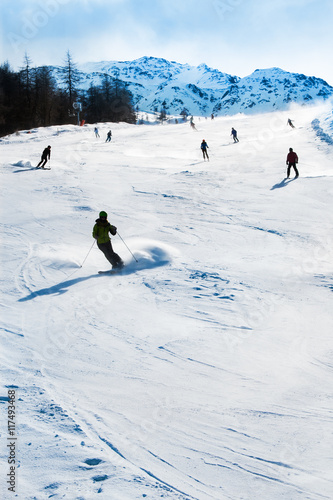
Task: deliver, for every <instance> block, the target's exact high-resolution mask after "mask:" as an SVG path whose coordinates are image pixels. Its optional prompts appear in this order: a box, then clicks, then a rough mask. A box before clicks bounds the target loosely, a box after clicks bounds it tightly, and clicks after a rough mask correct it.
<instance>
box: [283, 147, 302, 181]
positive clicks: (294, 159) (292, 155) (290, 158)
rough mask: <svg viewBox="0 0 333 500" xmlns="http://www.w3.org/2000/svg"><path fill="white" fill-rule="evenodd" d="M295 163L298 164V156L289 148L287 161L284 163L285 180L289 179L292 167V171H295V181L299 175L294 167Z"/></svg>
mask: <svg viewBox="0 0 333 500" xmlns="http://www.w3.org/2000/svg"><path fill="white" fill-rule="evenodd" d="M296 163H298V156H297V154H296V153H295V151H293V148H289V153H288V156H287V161H286V164H287V165H288V169H287V179H289V175H290V169H291V167H293V169H294V170H295V174H296V175H295V179H297V177H298V176H299V173H298V170H297V167H296Z"/></svg>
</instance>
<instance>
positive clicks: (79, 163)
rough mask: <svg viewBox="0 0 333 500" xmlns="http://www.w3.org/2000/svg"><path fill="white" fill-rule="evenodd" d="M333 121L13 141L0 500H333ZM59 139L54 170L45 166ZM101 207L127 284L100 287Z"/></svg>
mask: <svg viewBox="0 0 333 500" xmlns="http://www.w3.org/2000/svg"><path fill="white" fill-rule="evenodd" d="M331 109H332V108H327V113H328V114H327V116H330V110H331ZM325 113H326V111H325V109H324V108H323V107H320V108H319V107H311V108H304V107H303V108H294V109H292V110H290V111H288V113H282V112H281V113H280V112H276V113H272V114H262V115H256V116H246V117H245V116H242V115H237V116H234V117H228V118H216V119H215V120H210V119H209V120H205V119H201V120H199V119H195V123H196V127H197V131H195V130H192V129H191V128H190V126H189V124H188V123H185V124H179V125H166V124H165V125H159V126H152V125H150V126H149V125H141V126H134V125H128V124H100V125H99V130H100V136H101V137H100V138H95V135H94V125H88V126H84V127H76V126H64V127H50V128H44V129H43V128H40V129H36V130H32V131H30V133H27V132H21V133H20V134H19V135H12V136H8V137H6V138H3V139H2V140H1V142H0V146H1V162H2V167H1V180H2V189H1V197H2V220H3V230H2V233H3V243H2V275H3V278H4V280H3V285H2V293H3V295H2V301H1V309H2V318H3V323H2V348H1V354H0V361H1V367H2V380H3V386H2V394H1V398H0V400H1V401H0V404H1V407H2V410H3V411H2V412H1V415H2V416H1V455H2V458H3V467H2V468H1V480H0V483H1V488H2V491H1V498H3V499H6V500H7V499H11V498H20V499H38V500H43V499H46V498H53V499H80V500H82V499H85V500H90V499H106V500H136V499H142V498H146V499H149V500H156V499H160V498H163V499H177V500H185V499H186V500H190V499H191V500H193V499H197V500H211V499H214V500H257V499H264V500H282V499H283V500H300V499H307V500H322V499H332V498H333V477H332V470H333V464H332V428H333V418H332V416H333V405H332V374H333V373H332V372H333V358H332V354H333V341H332V332H333V320H332V299H333V295H332V291H333V279H332V276H333V273H332V266H333V258H332V257H333V255H332V252H333V251H332V248H333V246H332V224H333V216H332V196H333V163H332V160H333V149H332V145H330V144H328V143H327V142H325V141H323V140H322V138H321V137H319V136H318V135H317V134H316V131H315V130H314V129H313V126H312V125H311V123H312V122H313V120H315V119H318V117H323V116H326V115H325ZM288 117H290V118H291V119H293V120H294V124H295V127H296V128H295V129H292V128H290V127H288V126H287V118H288ZM231 127H235V128H236V130H237V131H238V137H239V140H240V142H239V143H238V144H234V143H233V140H232V138H231V137H230V130H231ZM109 128H111V129H112V132H113V137H112V142H111V143H105V138H106V132H107V131H108V129H109ZM202 139H205V140H206V141H207V143H208V145H209V150H208V152H209V155H210V161H209V162H207V161H206V162H204V161H203V160H202V155H201V151H200V143H201V141H202ZM48 144H50V145H51V146H52V158H51V170H45V171H42V170H35V169H34V166H35V165H36V164H37V163H38V161H39V159H40V154H41V152H42V150H43V149H44V148H45V147H46V146H47V145H48ZM289 147H293V148H294V150H295V151H296V152H297V153H298V155H299V159H300V161H299V170H300V177H299V179H297V180H293V175H292V177H291V179H289V180H285V176H286V166H285V160H286V155H287V153H288V149H289ZM100 210H106V211H107V212H108V214H109V221H110V222H111V223H112V224H114V225H115V226H117V228H118V231H119V234H120V236H121V238H122V239H121V238H120V236H115V237H113V245H114V249H115V251H116V252H118V253H119V254H120V255H121V257H122V258H123V259H124V260H125V262H126V264H127V265H126V267H125V269H124V271H123V272H122V273H121V274H117V275H107V274H98V271H99V270H106V269H108V268H109V265H108V262H107V261H106V260H105V258H104V256H103V254H102V253H101V252H100V251H99V250H98V248H97V247H96V245H94V246H93V247H92V244H93V239H92V236H91V232H92V227H93V225H94V222H95V219H96V218H97V217H98V213H99V211H100ZM122 240H123V241H124V242H125V243H126V245H127V246H128V248H129V249H130V250H131V251H132V252H133V254H134V255H135V257H136V259H137V260H138V262H137V263H136V262H135V260H134V259H133V257H132V255H131V253H130V252H129V251H128V249H127V248H126V246H125V244H124V242H123V241H122ZM82 263H83V265H82ZM81 265H82V267H81ZM12 386H14V387H16V396H17V409H16V411H17V416H16V419H17V420H16V425H17V433H18V440H17V449H16V453H17V459H18V460H19V468H18V470H17V494H16V496H15V494H13V493H12V492H9V491H8V490H7V485H6V474H7V473H8V471H9V465H8V463H7V458H8V449H7V448H6V444H7V418H6V414H7V401H6V396H7V392H8V388H10V387H12Z"/></svg>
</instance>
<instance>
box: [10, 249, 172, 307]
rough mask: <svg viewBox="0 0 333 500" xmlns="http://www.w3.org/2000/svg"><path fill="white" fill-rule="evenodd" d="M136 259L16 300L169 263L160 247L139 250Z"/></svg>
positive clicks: (21, 300)
mask: <svg viewBox="0 0 333 500" xmlns="http://www.w3.org/2000/svg"><path fill="white" fill-rule="evenodd" d="M136 258H137V262H136V261H134V260H133V261H131V262H130V263H129V264H128V265H126V266H125V267H124V268H123V269H122V270H121V271H119V272H117V273H114V274H92V275H90V276H85V277H82V278H75V279H71V280H67V281H62V282H61V283H58V284H57V285H53V286H50V287H48V288H42V289H41V290H36V291H35V292H31V293H30V295H27V296H26V297H22V298H21V299H19V300H18V302H27V301H28V300H32V299H35V298H37V297H42V296H44V295H55V294H57V295H62V294H63V293H66V292H67V290H68V288H70V287H71V286H73V285H76V284H78V283H81V282H82V281H86V280H89V279H91V278H101V277H102V276H109V277H110V276H124V275H129V274H134V273H136V272H137V271H141V270H143V269H153V268H156V267H161V266H165V265H166V264H169V262H170V258H169V256H168V254H167V252H165V251H164V250H163V249H162V248H153V249H149V252H146V251H140V252H136Z"/></svg>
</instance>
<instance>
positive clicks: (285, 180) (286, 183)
mask: <svg viewBox="0 0 333 500" xmlns="http://www.w3.org/2000/svg"><path fill="white" fill-rule="evenodd" d="M295 179H296V177H295V178H294V179H288V178H287V177H286V178H285V179H283V181H281V182H279V183H278V184H274V186H272V187H271V191H273V189H279V188H283V187H285V186H288V184H290V183H291V182H292V181H294V180H295Z"/></svg>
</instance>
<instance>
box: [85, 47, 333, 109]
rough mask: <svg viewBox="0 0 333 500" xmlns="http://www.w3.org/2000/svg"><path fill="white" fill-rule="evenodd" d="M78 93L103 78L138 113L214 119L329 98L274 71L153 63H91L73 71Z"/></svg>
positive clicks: (328, 92) (323, 86)
mask: <svg viewBox="0 0 333 500" xmlns="http://www.w3.org/2000/svg"><path fill="white" fill-rule="evenodd" d="M78 69H79V71H80V73H81V77H82V80H81V84H80V85H81V88H82V89H88V88H89V86H90V85H91V84H94V85H98V84H99V83H101V81H102V80H103V78H104V77H105V75H110V76H112V77H117V78H119V79H120V80H122V81H124V82H125V83H126V86H127V88H128V89H129V90H130V91H131V92H132V93H133V95H134V102H135V105H136V106H138V108H139V109H140V111H148V112H151V111H154V110H155V111H156V110H157V111H160V109H161V108H162V107H163V106H164V107H165V109H166V111H167V113H170V114H179V113H181V112H182V111H183V110H184V108H185V109H186V110H187V111H188V113H189V114H193V115H199V116H207V115H210V114H211V113H214V114H216V115H219V116H225V115H233V114H236V113H239V112H241V113H247V114H249V113H258V112H267V111H274V110H276V109H278V110H284V109H287V107H288V105H289V103H291V102H296V103H300V104H305V103H309V102H314V101H317V100H324V99H326V98H328V97H329V96H332V95H333V87H331V86H330V85H328V84H327V83H326V82H325V81H324V80H322V79H320V78H315V77H312V76H310V77H309V76H305V75H302V74H296V73H289V72H287V71H283V70H282V69H279V68H270V69H257V70H256V71H254V73H252V74H251V75H249V76H246V77H245V78H239V77H238V76H234V75H228V74H226V73H222V72H221V71H218V70H217V69H212V68H209V67H208V66H207V65H205V64H200V65H199V66H197V67H194V66H190V65H188V64H180V63H177V62H174V61H167V60H165V59H160V58H154V57H142V58H140V59H136V60H134V61H125V62H116V61H110V62H95V63H86V64H82V65H80V66H78Z"/></svg>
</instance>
